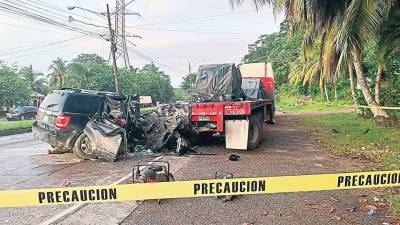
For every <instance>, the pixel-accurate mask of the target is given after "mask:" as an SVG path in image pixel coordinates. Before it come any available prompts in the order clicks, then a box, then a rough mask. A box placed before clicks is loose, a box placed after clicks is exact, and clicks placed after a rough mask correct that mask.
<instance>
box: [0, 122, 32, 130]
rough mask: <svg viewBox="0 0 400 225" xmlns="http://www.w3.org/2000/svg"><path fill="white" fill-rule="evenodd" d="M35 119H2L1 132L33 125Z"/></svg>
mask: <svg viewBox="0 0 400 225" xmlns="http://www.w3.org/2000/svg"><path fill="white" fill-rule="evenodd" d="M32 123H33V120H20V121H7V120H0V132H3V131H10V130H18V129H25V128H30V127H32Z"/></svg>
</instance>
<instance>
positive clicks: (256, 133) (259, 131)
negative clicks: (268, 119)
mask: <svg viewBox="0 0 400 225" xmlns="http://www.w3.org/2000/svg"><path fill="white" fill-rule="evenodd" d="M262 135H263V125H262V122H261V120H260V117H259V116H250V120H249V138H248V140H247V149H248V150H253V149H255V148H257V146H258V145H259V144H260V142H261V140H262Z"/></svg>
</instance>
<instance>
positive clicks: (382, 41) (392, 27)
mask: <svg viewBox="0 0 400 225" xmlns="http://www.w3.org/2000/svg"><path fill="white" fill-rule="evenodd" d="M379 33H380V35H379V39H378V44H377V45H378V63H379V64H378V70H377V72H376V81H375V101H376V102H377V103H378V104H380V95H381V80H382V75H383V74H384V73H385V72H386V60H387V58H388V56H389V55H390V53H392V52H394V51H400V1H397V2H396V3H395V5H394V6H393V7H392V8H391V9H390V11H389V13H388V17H387V19H386V20H385V21H384V22H383V23H382V25H381V27H380V30H379Z"/></svg>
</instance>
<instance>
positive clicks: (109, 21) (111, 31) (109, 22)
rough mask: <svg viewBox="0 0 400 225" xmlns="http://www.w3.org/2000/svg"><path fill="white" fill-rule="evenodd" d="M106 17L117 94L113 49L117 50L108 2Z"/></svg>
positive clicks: (115, 64)
mask: <svg viewBox="0 0 400 225" xmlns="http://www.w3.org/2000/svg"><path fill="white" fill-rule="evenodd" d="M107 19H108V29H109V30H110V43H111V55H112V58H113V69H114V83H115V92H116V93H117V94H119V81H118V68H117V59H116V58H115V51H116V50H117V49H116V48H117V46H116V45H115V40H114V38H115V37H114V31H113V29H112V28H111V17H110V9H109V7H108V4H107Z"/></svg>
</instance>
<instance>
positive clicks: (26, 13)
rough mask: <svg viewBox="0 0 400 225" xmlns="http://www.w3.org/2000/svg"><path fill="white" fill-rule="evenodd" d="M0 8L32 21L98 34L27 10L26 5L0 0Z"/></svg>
mask: <svg viewBox="0 0 400 225" xmlns="http://www.w3.org/2000/svg"><path fill="white" fill-rule="evenodd" d="M0 10H1V11H4V12H6V13H8V14H11V15H16V16H20V17H24V18H28V19H31V20H34V21H39V22H42V23H47V24H50V25H53V26H57V27H60V28H62V29H65V30H70V31H74V32H79V33H82V34H86V35H89V36H98V34H96V33H94V32H93V31H88V30H84V29H81V28H78V27H75V26H71V25H69V24H65V23H63V22H60V21H57V20H55V19H53V18H49V17H46V16H44V15H40V14H37V13H35V12H32V11H29V9H28V8H26V7H25V8H24V7H17V6H14V5H10V4H7V3H4V2H0Z"/></svg>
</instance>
